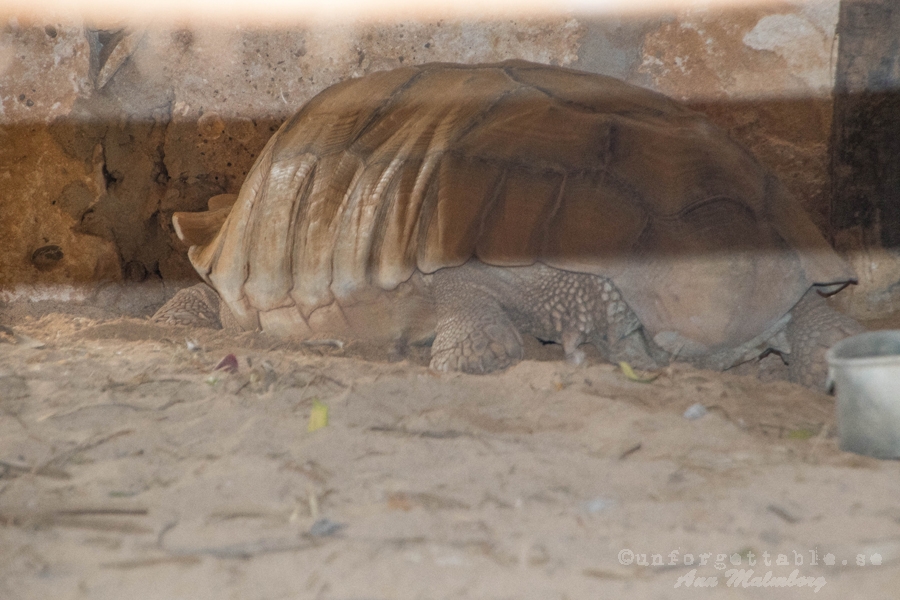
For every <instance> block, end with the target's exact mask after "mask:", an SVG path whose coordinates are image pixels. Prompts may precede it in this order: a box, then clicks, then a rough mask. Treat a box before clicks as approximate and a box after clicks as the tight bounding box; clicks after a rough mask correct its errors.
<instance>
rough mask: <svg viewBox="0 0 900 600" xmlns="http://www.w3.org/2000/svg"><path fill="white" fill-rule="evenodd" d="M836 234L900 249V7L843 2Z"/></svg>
mask: <svg viewBox="0 0 900 600" xmlns="http://www.w3.org/2000/svg"><path fill="white" fill-rule="evenodd" d="M838 36H839V48H838V59H837V72H836V77H835V90H834V94H835V95H834V118H833V121H832V139H831V181H832V196H831V198H832V199H831V216H830V219H831V229H832V233H833V234H836V233H838V232H840V231H842V230H846V229H850V228H854V227H861V228H862V230H863V232H864V233H865V237H866V239H868V240H870V241H874V242H876V243H879V244H880V245H882V246H883V247H886V248H897V249H900V2H898V0H842V1H841V7H840V17H839V20H838Z"/></svg>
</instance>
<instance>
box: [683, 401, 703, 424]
mask: <svg viewBox="0 0 900 600" xmlns="http://www.w3.org/2000/svg"><path fill="white" fill-rule="evenodd" d="M707 412H709V411H707V410H706V407H705V406H703V405H702V404H700V403H699V402H697V403H695V404H691V405H690V406H688V407H687V410H686V411H684V418H685V419H687V420H689V421H696V420H697V419H702V418H703V417H705V416H706V413H707Z"/></svg>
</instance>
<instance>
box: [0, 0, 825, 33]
mask: <svg viewBox="0 0 900 600" xmlns="http://www.w3.org/2000/svg"><path fill="white" fill-rule="evenodd" d="M821 1H822V0H799V1H798V0H795V1H794V2H790V4H817V3H821ZM772 4H784V2H779V1H777V0H270V1H267V2H253V1H250V0H154V1H152V2H126V1H123V0H0V18H2V19H4V20H7V19H11V18H15V19H16V20H17V21H19V22H20V23H22V24H28V23H29V22H34V23H45V22H47V21H48V20H56V21H87V22H90V23H91V24H92V25H95V26H100V27H102V26H111V25H116V26H119V25H124V24H145V25H146V24H149V23H157V24H160V25H165V24H167V23H179V24H184V23H191V24H195V25H220V26H221V25H246V26H268V27H278V26H290V25H291V24H294V23H297V24H302V23H321V22H325V23H328V22H341V21H365V20H373V21H407V20H424V19H429V20H430V19H441V18H471V19H502V18H540V17H543V16H551V15H560V14H572V15H577V16H591V15H597V16H604V15H606V16H610V15H619V16H629V15H635V16H639V15H641V14H647V13H669V12H674V11H679V10H684V9H690V8H703V9H728V8H739V7H747V6H764V5H772Z"/></svg>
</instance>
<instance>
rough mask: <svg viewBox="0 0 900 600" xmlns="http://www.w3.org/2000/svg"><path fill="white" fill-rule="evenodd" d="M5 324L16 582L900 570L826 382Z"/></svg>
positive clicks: (528, 593)
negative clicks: (459, 364)
mask: <svg viewBox="0 0 900 600" xmlns="http://www.w3.org/2000/svg"><path fill="white" fill-rule="evenodd" d="M7 308H9V307H7ZM26 312H27V311H26ZM0 323H2V324H3V325H6V326H7V327H8V328H10V329H7V330H4V331H3V332H0V598H2V599H4V600H20V599H48V598H52V599H55V600H66V599H76V598H79V599H82V598H84V599H98V600H99V599H111V600H112V599H116V600H118V599H129V600H143V599H151V598H153V599H156V598H159V599H181V598H189V599H192V600H205V599H216V600H219V599H240V600H255V599H260V600H263V599H265V600H275V599H281V598H284V599H288V598H323V599H338V600H351V599H354V600H380V599H393V598H397V599H407V598H409V599H412V598H429V599H430V598H498V599H499V598H509V599H528V598H535V599H541V600H545V599H557V598H558V599H563V598H568V599H576V598H595V599H600V598H638V599H641V598H652V599H666V598H806V597H809V598H835V599H837V598H841V599H845V598H867V599H881V598H884V599H887V598H896V597H897V593H898V592H897V590H898V589H900V504H898V498H900V477H898V474H900V465H898V463H897V462H894V461H878V460H875V459H870V458H865V457H861V456H856V455H852V454H848V453H844V452H841V451H840V450H839V449H838V440H837V438H836V428H835V422H834V410H833V399H832V398H831V397H829V396H825V395H823V394H819V393H816V392H812V391H809V390H806V389H803V388H800V387H797V386H794V385H791V384H787V383H781V382H775V383H762V382H760V381H758V380H756V379H755V378H751V377H742V376H736V375H730V374H718V373H710V372H704V371H698V370H695V369H692V368H690V367H687V366H681V365H676V366H674V367H671V368H669V369H667V370H665V371H664V372H662V373H661V374H660V375H659V377H658V378H657V379H655V380H654V381H653V382H651V383H636V382H633V381H629V380H628V379H627V378H626V377H625V376H624V375H623V374H622V372H621V371H620V370H619V369H618V368H615V367H613V366H610V365H606V364H602V363H600V362H598V361H597V360H596V358H594V357H590V356H589V360H588V362H587V364H586V365H583V366H581V367H572V366H570V365H567V364H566V363H564V362H562V361H561V360H559V359H560V358H561V354H562V353H561V351H560V350H559V348H557V347H554V346H547V347H540V346H539V345H537V343H535V344H534V345H533V346H531V347H529V349H528V353H529V359H528V360H526V361H524V362H522V363H521V364H519V365H518V366H516V367H514V368H512V369H510V370H508V371H507V372H505V373H501V374H498V375H490V376H480V377H477V376H466V375H436V374H434V373H431V372H429V370H428V369H427V367H426V365H427V349H416V350H414V351H413V352H412V353H411V354H410V355H409V356H408V357H407V358H406V359H405V360H403V361H401V362H395V363H389V362H387V361H384V360H381V361H379V360H377V358H378V356H379V355H380V354H379V349H373V348H365V347H360V346H354V345H352V344H351V345H348V346H345V347H344V348H342V349H339V348H335V347H328V346H324V347H313V348H310V347H303V346H298V345H293V346H292V345H288V344H284V343H281V342H276V341H273V340H270V339H266V338H265V337H262V336H259V335H252V334H243V335H240V336H236V337H235V336H228V335H226V334H224V333H222V332H214V331H209V330H186V329H180V328H160V327H156V326H153V325H151V324H149V323H148V322H147V321H146V319H136V318H121V317H119V318H114V319H110V318H103V317H102V316H98V315H97V314H95V313H90V314H88V316H85V314H81V315H78V314H74V313H72V312H68V313H65V312H63V313H59V312H50V313H48V314H35V313H34V311H32V314H24V313H19V314H13V313H11V312H10V311H9V310H7V311H6V312H5V313H4V312H0ZM229 354H233V355H234V357H235V358H236V364H237V370H236V372H233V373H229V372H226V371H225V370H218V371H217V370H215V367H216V365H217V364H219V363H220V362H221V361H222V360H223V358H225V357H226V356H227V355H229ZM696 403H700V404H702V405H703V406H704V407H705V408H706V410H707V413H706V414H705V416H702V417H701V418H697V419H688V418H686V417H685V416H684V413H685V410H686V409H688V408H689V407H690V406H691V405H694V404H696ZM320 404H324V405H325V406H327V408H328V417H329V421H328V425H327V426H326V427H324V428H321V429H318V430H316V431H312V432H310V431H309V424H310V415H311V412H313V406H314V405H316V406H318V405H320ZM767 562H768V563H769V564H768V565H767V564H766V563H767ZM778 563H780V564H778ZM792 573H793V574H792ZM778 578H783V579H778ZM699 584H705V585H712V584H715V587H714V588H712V589H703V590H700V589H696V588H695V587H691V588H688V585H691V586H697V585H699ZM773 584H781V585H787V584H791V585H790V587H773ZM766 585H768V587H766Z"/></svg>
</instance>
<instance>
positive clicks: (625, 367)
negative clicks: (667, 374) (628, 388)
mask: <svg viewBox="0 0 900 600" xmlns="http://www.w3.org/2000/svg"><path fill="white" fill-rule="evenodd" d="M619 368H620V369H622V373H624V374H625V377H627V378H628V379H630V380H632V381H636V382H638V383H650V382H651V381H653V380H654V379H656V378H657V377H659V373H654V374H653V375H650V376H649V377H640V376H639V375H638V374H637V373H635V372H634V369H632V368H631V365H629V364H628V363H627V362H625V361H622V362H620V363H619Z"/></svg>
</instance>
